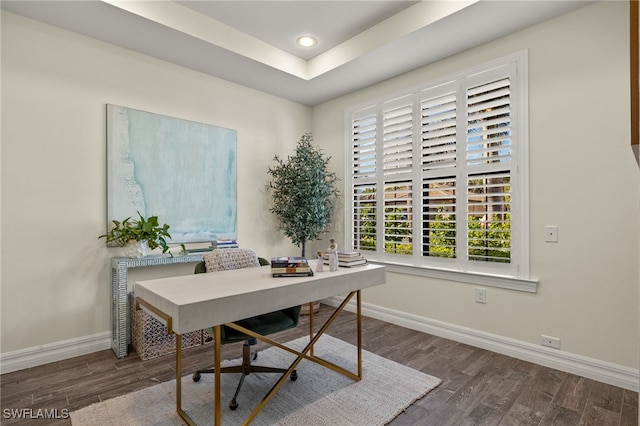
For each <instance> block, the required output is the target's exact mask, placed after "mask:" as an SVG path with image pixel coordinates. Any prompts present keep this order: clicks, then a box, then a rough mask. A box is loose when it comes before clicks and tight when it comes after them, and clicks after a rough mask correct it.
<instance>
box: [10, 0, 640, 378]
mask: <svg viewBox="0 0 640 426" xmlns="http://www.w3.org/2000/svg"><path fill="white" fill-rule="evenodd" d="M523 48H528V49H529V68H530V69H529V74H530V98H529V99H530V145H531V149H530V154H531V160H530V168H531V271H532V277H534V278H537V279H539V280H540V286H539V291H538V293H537V294H533V295H532V294H525V293H521V292H515V291H509V290H499V289H494V288H489V289H488V291H487V304H486V305H479V304H476V303H474V295H473V293H474V288H475V286H474V285H470V284H464V283H457V282H448V281H439V280H433V279H424V278H417V277H413V276H407V275H400V274H394V273H389V274H388V284H387V285H385V286H381V287H378V288H375V289H371V290H370V291H367V292H366V294H365V302H367V303H371V304H376V305H379V306H381V307H387V308H389V309H396V310H398V311H403V312H406V313H409V314H414V315H417V316H420V317H424V318H428V319H432V320H434V321H443V322H446V323H450V324H454V325H458V326H460V327H469V328H471V329H476V330H479V331H481V332H485V333H491V334H495V335H498V336H503V337H504V338H505V339H515V340H517V341H523V342H530V343H532V344H538V342H539V336H540V334H547V335H551V336H556V337H559V338H561V339H562V350H563V351H567V352H570V353H574V354H578V355H580V356H585V357H589V358H594V359H597V360H601V361H603V362H609V363H613V364H616V365H621V366H627V367H630V368H635V369H637V368H638V362H639V359H640V354H639V353H638V347H637V346H638V329H637V325H638V323H639V322H638V270H640V266H639V259H640V255H639V250H640V246H639V241H638V239H639V237H638V236H639V235H640V229H639V222H640V214H639V209H640V200H639V194H638V184H639V182H638V181H639V179H638V168H637V166H636V165H635V161H634V159H633V157H632V156H631V155H630V150H629V130H628V129H629V107H628V105H629V93H628V88H629V85H628V70H629V62H628V19H627V4H626V2H603V3H598V4H595V5H593V6H589V7H586V8H583V9H580V10H578V11H575V12H572V13H570V14H568V15H565V16H562V17H559V18H557V19H554V20H552V21H549V22H546V23H543V24H540V25H538V26H535V27H532V28H530V29H527V30H525V31H520V32H518V33H515V34H512V35H510V36H508V37H505V38H503V39H500V40H498V41H495V42H492V43H488V44H486V45H483V46H481V47H478V48H475V49H472V50H469V51H467V52H464V53H462V54H459V55H455V56H453V57H450V58H447V59H445V60H443V61H440V62H438V63H436V64H433V65H430V66H427V67H424V68H421V69H418V70H416V71H413V72H410V73H407V74H405V75H403V76H400V77H398V78H394V79H391V80H388V81H386V82H383V83H380V84H377V85H374V86H371V87H369V88H367V89H365V90H362V91H358V92H356V93H353V94H350V95H348V96H345V97H342V98H340V99H337V100H334V101H331V102H327V103H325V104H323V105H320V106H318V107H316V108H314V109H312V110H310V109H308V108H306V107H304V106H301V105H298V104H295V103H292V102H288V101H285V100H282V99H279V98H277V97H273V96H270V95H266V94H264V93H261V92H257V91H254V90H251V89H248V88H244V87H241V86H237V85H234V84H231V83H228V82H225V81H222V80H218V79H215V78H211V77H208V76H205V75H203V74H199V73H197V72H194V71H190V70H187V69H184V68H181V67H177V66H173V65H171V64H168V63H166V62H162V61H158V60H155V59H152V58H149V57H145V56H142V55H139V54H136V53H133V52H131V51H127V50H124V49H120V48H117V47H114V46H111V45H108V44H104V43H101V42H97V41H95V40H91V39H88V38H86V37H83V36H80V35H77V34H73V33H69V32H66V31H63V30H60V29H57V28H54V27H50V26H47V25H44V24H40V23H37V22H35V21H31V20H27V19H24V18H22V17H19V16H16V15H12V14H9V13H6V12H3V13H2V157H1V161H2V170H1V173H2V175H1V184H2V190H1V196H2V200H1V201H2V203H1V206H2V211H1V220H2V229H1V231H2V234H1V241H0V242H1V247H2V259H1V260H2V268H1V288H0V291H1V295H0V299H1V310H2V312H1V317H0V319H1V321H2V323H1V327H2V329H1V342H0V344H1V347H0V353H3V354H4V353H7V352H11V351H18V350H21V349H25V348H35V347H38V346H39V345H45V344H48V343H55V342H60V341H64V340H68V339H74V338H79V337H83V336H90V335H94V334H97V333H104V332H108V331H109V330H110V317H109V306H110V290H109V266H108V262H109V258H110V257H111V256H113V255H114V254H115V252H114V250H115V249H107V248H105V247H104V243H103V242H102V241H101V240H97V236H98V235H100V234H101V233H103V232H104V229H105V222H106V192H105V187H106V158H105V132H106V129H105V116H104V114H105V104H106V103H113V104H118V105H123V106H128V107H132V108H137V109H142V110H146V111H151V112H156V113H161V114H166V115H170V116H174V117H180V118H185V119H189V120H194V121H200V122H204V123H209V124H213V125H219V126H223V127H228V128H233V129H237V130H238V159H239V164H238V197H239V199H238V211H239V219H238V222H239V223H238V231H239V240H240V243H241V244H242V245H243V246H251V247H254V248H255V249H256V250H257V251H258V252H259V253H260V254H262V255H266V256H269V255H272V254H281V253H287V252H288V253H293V254H294V253H297V252H298V249H297V248H296V247H294V246H292V245H291V244H290V243H288V241H286V239H284V237H282V235H281V234H280V233H278V232H277V231H275V230H274V226H273V225H274V222H273V218H272V217H271V216H272V215H271V214H270V213H268V212H267V206H268V198H267V196H266V195H265V193H264V184H265V182H266V178H267V174H266V169H267V167H268V166H269V165H271V164H272V163H271V159H272V157H273V155H274V154H276V153H277V154H281V155H286V154H288V153H289V152H290V151H291V150H292V149H293V147H294V146H295V143H296V141H297V139H298V138H299V136H300V135H301V134H302V133H304V132H306V131H308V130H310V129H311V130H312V131H313V132H314V136H315V139H316V142H317V143H318V144H319V145H321V146H322V147H323V148H324V149H325V151H326V152H327V154H329V155H331V156H332V162H331V164H332V167H333V168H334V169H335V170H336V171H337V172H338V173H339V174H340V175H341V176H342V175H343V169H344V160H343V159H344V110H345V108H347V107H349V106H352V105H354V104H358V103H360V102H363V101H366V100H369V99H372V98H376V97H379V96H383V95H385V94H387V93H389V92H392V91H396V90H399V89H403V88H406V87H410V86H415V85H417V84H421V83H424V82H426V81H429V80H431V79H436V78H438V77H441V76H443V75H446V74H448V73H451V72H455V71H457V70H459V69H463V68H467V67H470V66H473V65H476V64H478V63H482V62H485V61H488V60H491V59H494V58H496V57H499V56H503V55H505V54H509V53H512V52H514V51H517V50H520V49H523ZM343 216H344V212H340V217H343ZM548 224H552V225H558V226H559V230H560V232H559V235H560V241H559V243H558V244H548V243H544V242H543V238H542V235H543V233H542V230H543V227H544V225H548ZM341 229H342V227H341V226H339V227H336V228H335V229H333V230H331V231H332V235H335V236H338V237H341V238H340V239H339V240H338V241H342V243H343V244H344V235H340V230H341ZM324 246H326V242H324V241H322V242H312V243H311V244H310V245H309V248H308V250H310V252H313V251H315V249H316V247H318V248H324ZM177 273H185V274H188V273H191V268H190V267H171V268H169V267H167V268H159V269H145V270H144V271H143V270H140V271H136V272H135V273H132V274H131V275H130V281H134V280H136V279H140V278H150V277H155V276H162V275H168V274H177Z"/></svg>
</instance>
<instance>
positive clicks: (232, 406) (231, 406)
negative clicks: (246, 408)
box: [229, 398, 238, 410]
mask: <svg viewBox="0 0 640 426" xmlns="http://www.w3.org/2000/svg"><path fill="white" fill-rule="evenodd" d="M237 408H238V403H237V402H236V400H235V398H234V399H232V400H231V402H229V409H230V410H235V409H237Z"/></svg>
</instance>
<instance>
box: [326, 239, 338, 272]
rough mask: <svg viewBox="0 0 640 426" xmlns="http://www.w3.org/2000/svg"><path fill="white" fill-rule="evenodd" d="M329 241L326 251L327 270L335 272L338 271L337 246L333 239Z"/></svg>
mask: <svg viewBox="0 0 640 426" xmlns="http://www.w3.org/2000/svg"><path fill="white" fill-rule="evenodd" d="M329 241H330V244H329V249H328V250H327V251H328V253H329V270H330V271H331V272H335V271H337V270H338V245H337V244H336V241H335V240H334V239H333V238H331V240H329Z"/></svg>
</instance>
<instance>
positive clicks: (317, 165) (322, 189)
mask: <svg viewBox="0 0 640 426" xmlns="http://www.w3.org/2000/svg"><path fill="white" fill-rule="evenodd" d="M312 141H313V137H312V135H311V133H306V134H304V135H303V136H302V137H301V138H300V140H299V141H298V144H297V146H296V151H295V152H296V153H295V155H294V156H293V157H287V159H286V161H285V160H283V159H281V158H280V157H278V156H277V155H276V156H275V158H274V159H275V161H276V163H277V165H276V166H275V167H270V168H269V170H268V172H269V174H270V175H271V180H270V181H269V189H270V190H271V193H272V196H273V207H272V208H271V212H272V213H274V214H275V215H276V217H277V218H278V221H279V229H281V230H282V231H283V232H284V234H285V235H286V236H287V237H289V238H290V239H291V241H292V242H293V243H294V244H295V245H297V246H298V247H302V256H303V257H304V256H305V248H306V243H307V241H309V240H313V239H316V238H318V236H319V235H320V233H321V232H322V231H324V229H325V228H326V227H327V225H329V224H331V219H332V216H333V210H334V206H335V205H334V203H335V201H336V200H337V197H338V196H339V195H340V192H339V191H338V189H337V188H336V182H337V181H338V178H337V177H336V175H335V173H333V172H330V171H329V170H328V168H327V165H328V164H329V160H330V159H331V158H330V157H326V156H324V155H323V153H322V151H321V150H320V149H319V148H317V147H314V146H313V145H312V143H311V142H312Z"/></svg>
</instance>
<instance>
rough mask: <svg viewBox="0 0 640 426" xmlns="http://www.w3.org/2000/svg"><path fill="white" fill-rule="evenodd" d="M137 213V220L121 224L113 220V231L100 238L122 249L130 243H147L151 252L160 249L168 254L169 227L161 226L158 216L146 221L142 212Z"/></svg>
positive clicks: (127, 220) (126, 220)
mask: <svg viewBox="0 0 640 426" xmlns="http://www.w3.org/2000/svg"><path fill="white" fill-rule="evenodd" d="M137 213H138V219H137V220H136V219H133V220H132V219H131V218H130V217H128V218H126V219H124V220H123V221H121V222H120V221H117V220H113V221H112V222H113V227H112V228H111V230H110V231H109V232H107V233H106V234H104V235H100V236H99V237H98V238H106V240H107V243H114V244H116V245H118V246H120V247H124V246H125V245H126V244H127V243H128V242H129V241H147V243H148V244H149V248H150V249H151V250H153V249H155V248H156V247H160V248H162V252H163V253H166V252H167V250H169V246H168V245H167V240H166V239H167V238H171V234H169V225H167V224H166V223H165V224H163V225H160V223H159V222H158V216H150V217H149V218H147V219H145V218H144V217H143V216H142V215H141V214H140V212H137Z"/></svg>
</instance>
